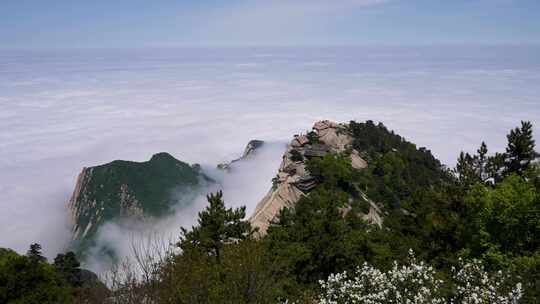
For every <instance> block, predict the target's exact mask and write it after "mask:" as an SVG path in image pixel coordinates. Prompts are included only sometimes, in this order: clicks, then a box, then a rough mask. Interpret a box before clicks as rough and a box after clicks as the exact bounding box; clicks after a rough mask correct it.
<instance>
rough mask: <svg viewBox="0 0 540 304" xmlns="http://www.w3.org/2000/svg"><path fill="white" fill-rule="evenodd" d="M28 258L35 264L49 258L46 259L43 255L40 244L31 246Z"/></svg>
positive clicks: (27, 254)
mask: <svg viewBox="0 0 540 304" xmlns="http://www.w3.org/2000/svg"><path fill="white" fill-rule="evenodd" d="M26 256H28V257H29V258H30V260H32V261H33V262H45V261H47V258H45V257H44V256H43V254H42V253H41V245H40V244H38V243H34V244H32V245H30V249H28V251H27V253H26Z"/></svg>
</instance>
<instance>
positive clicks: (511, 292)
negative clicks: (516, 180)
mask: <svg viewBox="0 0 540 304" xmlns="http://www.w3.org/2000/svg"><path fill="white" fill-rule="evenodd" d="M409 254H410V258H409V264H408V265H398V263H397V262H394V265H393V267H392V269H390V270H389V271H386V272H383V271H380V270H378V269H376V268H374V267H372V266H370V265H368V264H367V263H365V264H364V265H363V266H362V267H358V268H357V269H356V271H355V272H354V273H352V274H349V273H347V272H342V273H338V274H333V275H330V276H329V277H328V279H327V280H326V281H320V282H319V283H320V285H321V288H322V290H323V292H322V295H321V296H320V297H319V304H345V303H347V304H349V303H350V304H354V303H362V304H383V303H407V304H408V303H411V304H413V303H414V304H423V303H426V304H427V303H430V304H437V303H448V302H449V303H456V304H457V303H463V304H484V303H486V304H487V303H490V304H511V303H518V302H519V299H520V298H521V296H522V290H521V284H519V283H518V284H517V285H515V286H509V284H507V281H508V280H507V279H508V277H507V276H505V275H503V273H502V272H498V273H496V274H493V275H490V274H488V272H486V271H485V269H484V267H483V266H482V264H481V263H480V262H479V261H476V260H474V261H472V262H471V263H467V264H463V263H462V264H461V269H460V270H455V269H454V271H453V280H454V281H455V288H454V295H453V296H452V297H451V298H450V299H446V298H444V297H443V296H442V294H441V286H442V284H443V283H444V282H443V281H442V280H439V279H437V278H436V272H435V270H434V269H433V268H432V267H431V266H428V265H426V264H425V263H424V262H418V261H417V260H416V258H415V257H414V254H413V253H412V251H410V252H409Z"/></svg>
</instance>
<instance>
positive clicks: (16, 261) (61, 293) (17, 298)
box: [0, 244, 73, 304]
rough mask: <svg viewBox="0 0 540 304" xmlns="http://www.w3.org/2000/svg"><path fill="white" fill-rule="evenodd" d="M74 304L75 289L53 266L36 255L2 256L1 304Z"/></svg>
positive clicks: (8, 253) (0, 261) (8, 254)
mask: <svg viewBox="0 0 540 304" xmlns="http://www.w3.org/2000/svg"><path fill="white" fill-rule="evenodd" d="M33 245H35V244H33ZM33 248H34V249H37V248H36V246H33ZM72 300H73V298H72V289H71V286H69V285H68V284H66V283H65V282H64V281H63V280H62V278H61V276H60V275H59V274H58V273H57V272H56V271H55V269H54V268H53V267H52V266H51V265H49V264H47V263H46V262H45V261H43V260H40V259H36V258H35V256H34V255H31V256H28V257H27V256H22V255H18V254H17V253H15V252H13V251H8V250H5V251H3V252H0V303H6V304H36V303H40V304H47V303H51V304H63V303H72Z"/></svg>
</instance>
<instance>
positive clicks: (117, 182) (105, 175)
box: [69, 153, 211, 248]
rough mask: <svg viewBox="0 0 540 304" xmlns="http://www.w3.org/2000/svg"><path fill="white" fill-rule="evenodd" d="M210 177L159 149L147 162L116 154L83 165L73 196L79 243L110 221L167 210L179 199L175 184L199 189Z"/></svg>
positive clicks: (76, 241) (73, 219)
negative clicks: (98, 162) (119, 157)
mask: <svg viewBox="0 0 540 304" xmlns="http://www.w3.org/2000/svg"><path fill="white" fill-rule="evenodd" d="M210 181H211V179H210V178H208V177H206V176H205V175H204V174H203V173H202V172H201V170H200V167H199V166H198V165H193V166H190V165H189V164H187V163H184V162H181V161H179V160H177V159H175V158H174V157H173V156H171V155H170V154H168V153H158V154H155V155H154V156H152V158H151V159H150V160H149V161H146V162H133V161H123V160H116V161H113V162H110V163H108V164H104V165H100V166H95V167H88V168H83V170H82V172H81V173H80V174H79V176H78V178H77V184H76V186H75V190H74V191H73V195H72V196H71V199H70V200H69V211H70V215H71V216H70V218H71V225H72V232H73V241H74V244H75V245H76V247H78V248H81V247H84V246H87V245H89V244H91V241H92V239H93V237H94V236H95V234H96V232H97V231H98V229H99V227H101V226H102V225H103V224H104V223H106V222H108V221H112V220H116V219H121V218H131V219H137V220H142V219H144V218H147V217H159V216H162V215H166V214H168V213H170V212H171V211H172V210H171V208H172V206H173V205H174V204H176V203H177V202H178V200H179V198H178V197H176V195H173V191H174V190H175V189H178V188H179V187H189V188H191V189H196V188H198V187H201V186H202V185H203V184H205V183H207V182H210Z"/></svg>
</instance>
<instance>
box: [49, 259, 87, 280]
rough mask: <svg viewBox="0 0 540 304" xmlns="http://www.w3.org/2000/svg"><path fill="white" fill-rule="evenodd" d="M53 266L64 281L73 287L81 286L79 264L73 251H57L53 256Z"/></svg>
mask: <svg viewBox="0 0 540 304" xmlns="http://www.w3.org/2000/svg"><path fill="white" fill-rule="evenodd" d="M53 266H54V268H55V269H56V272H57V273H58V274H60V276H61V277H62V278H63V279H64V281H65V282H67V283H69V284H70V285H72V286H75V287H80V286H82V283H83V281H82V274H81V264H80V263H79V261H78V260H77V257H76V256H75V253H74V252H73V251H69V252H67V253H65V254H62V253H59V254H58V255H57V256H56V258H54V264H53Z"/></svg>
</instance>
